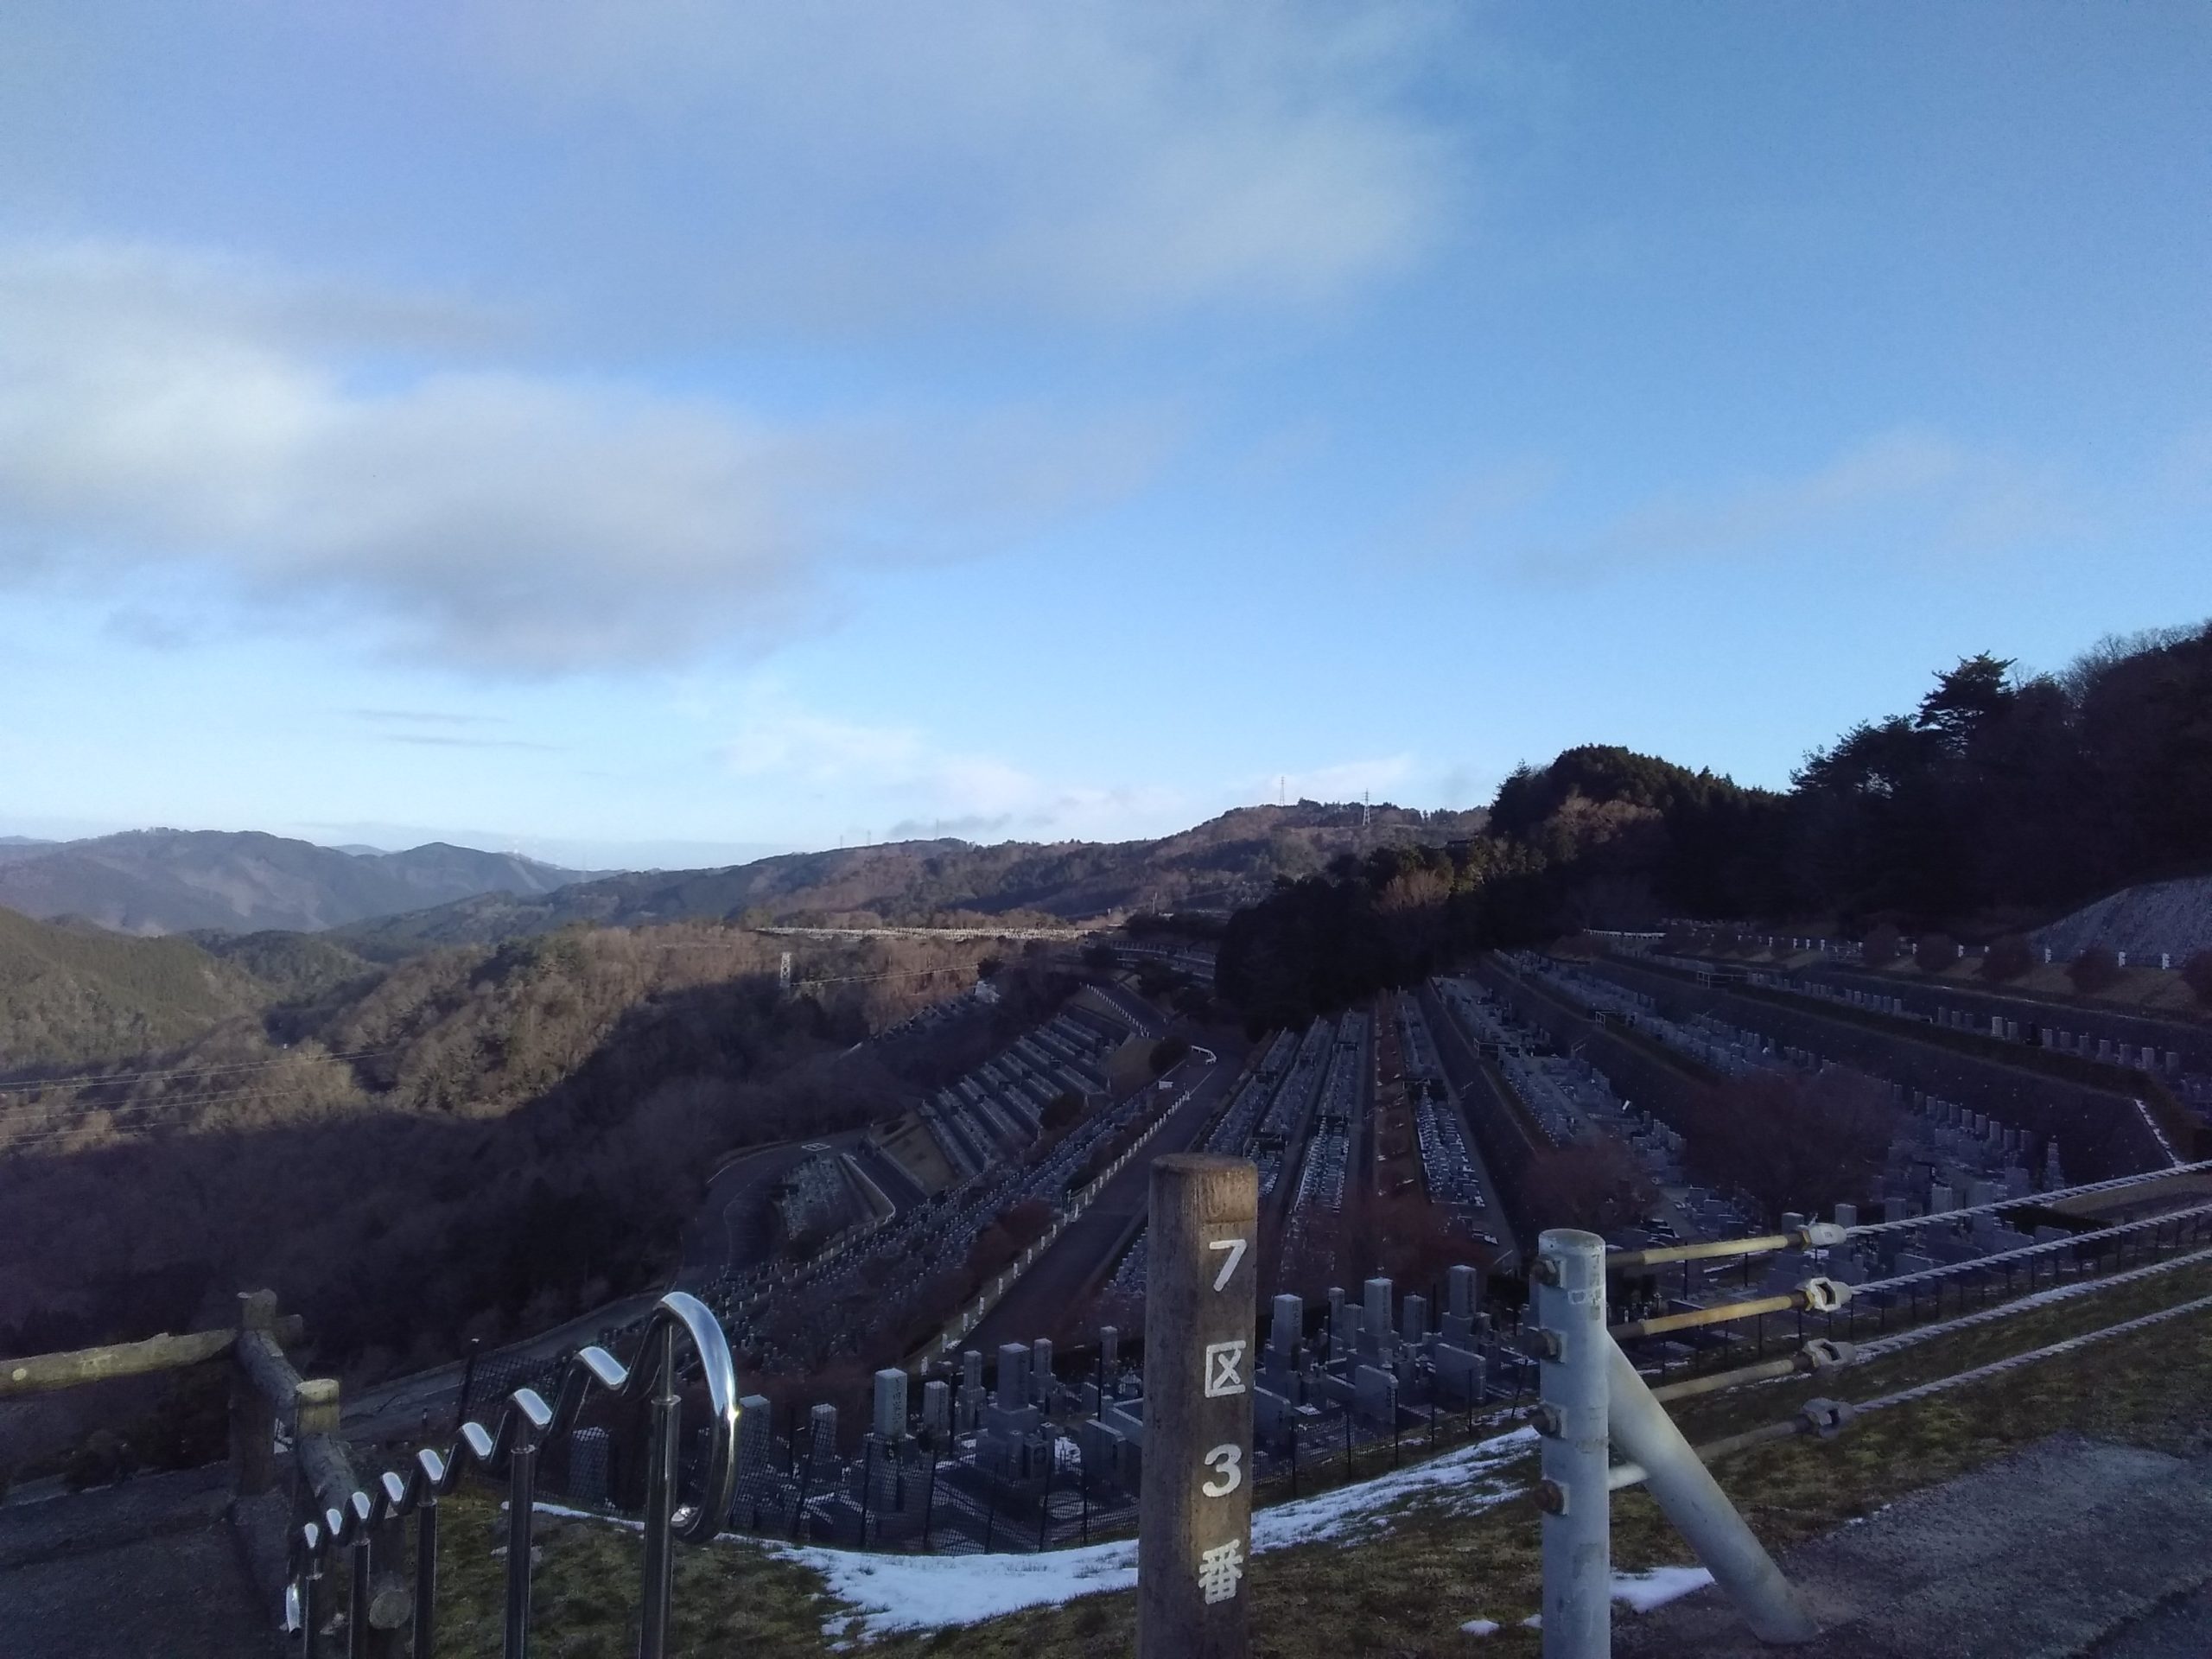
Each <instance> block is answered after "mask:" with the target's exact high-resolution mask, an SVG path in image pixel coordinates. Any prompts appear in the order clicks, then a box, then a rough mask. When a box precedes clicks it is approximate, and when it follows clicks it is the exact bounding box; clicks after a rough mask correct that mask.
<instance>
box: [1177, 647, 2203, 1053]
mask: <svg viewBox="0 0 2212 1659" xmlns="http://www.w3.org/2000/svg"><path fill="white" fill-rule="evenodd" d="M2208 865H2212V626H2204V627H2202V628H2193V629H2183V630H2173V631H2170V632H2163V633H2158V634H2152V635H2146V636H2144V637H2142V638H2139V639H2134V640H2132V641H2122V642H2118V643H2111V642H2108V643H2107V644H2106V645H2101V646H2099V647H2097V648H2096V649H2095V650H2094V651H2092V652H2089V653H2088V655H2086V656H2084V657H2083V658H2082V659H2081V660H2080V661H2079V662H2077V663H2075V664H2074V665H2073V666H2072V667H2071V668H2070V669H2069V670H2067V671H2065V672H2064V673H2063V674H2058V675H2023V674H2020V673H2018V672H2017V671H2016V670H2015V665H2014V664H2012V663H2011V662H2008V661H2003V660H1999V659H1998V658H1993V657H1990V656H1986V655H1983V656H1978V657H1973V658H1967V659H1966V660H1965V661H1963V662H1961V663H1960V664H1957V665H1956V666H1955V667H1954V668H1952V669H1949V670H1948V671H1944V672H1942V673H1940V674H1938V675H1937V676H1936V683H1935V685H1934V686H1933V688H1932V689H1931V690H1929V692H1928V694H1927V695H1926V696H1924V697H1923V698H1922V699H1921V702H1920V705H1919V707H1918V709H1916V710H1915V711H1914V712H1913V713H1912V714H1910V715H1892V716H1890V717H1888V718H1885V719H1883V720H1880V721H1866V722H1861V723H1860V724H1859V725H1858V726H1855V727H1853V728H1852V729H1851V730H1850V731H1849V732H1847V733H1846V734H1844V735H1843V736H1842V737H1840V738H1839V739H1838V740H1836V741H1835V742H1834V743H1833V744H1832V745H1830V746H1829V747H1826V748H1820V749H1815V750H1814V751H1813V752H1812V753H1809V754H1808V756H1807V758H1806V760H1805V763H1804V765H1803V766H1802V767H1801V768H1800V769H1799V770H1798V772H1796V776H1795V778H1794V779H1793V780H1792V787H1791V788H1790V789H1789V791H1786V792H1783V791H1770V790H1761V789H1747V788H1745V787H1742V786H1740V785H1737V784H1735V783H1734V782H1732V780H1730V779H1726V778H1722V777H1716V776H1714V775H1713V774H1712V773H1710V772H1692V771H1690V770H1689V769H1688V768H1687V767H1684V766H1677V765H1675V764H1674V763H1672V762H1670V761H1668V760H1660V759H1657V758H1656V757H1653V756H1649V755H1643V754H1637V753H1633V752H1631V751H1630V750H1628V749H1624V748H1618V747H1602V746H1590V747H1581V748H1575V749H1569V750H1567V752H1566V753H1563V754H1561V755H1560V756H1559V757H1558V758H1557V759H1556V760H1553V761H1552V762H1551V763H1550V764H1549V765H1548V766H1543V767H1541V768H1535V767H1529V766H1523V767H1521V768H1519V769H1517V770H1516V771H1515V772H1514V773H1513V774H1512V775H1511V776H1510V777H1509V778H1508V779H1506V780H1505V782H1504V784H1503V785H1502V786H1501V787H1500V788H1499V790H1498V792H1497V799H1496V801H1495V802H1494V803H1493V804H1492V805H1491V811H1490V815H1489V821H1488V824H1487V827H1486V829H1485V830H1484V833H1483V834H1482V835H1480V836H1474V837H1471V838H1470V839H1467V840H1465V841H1462V842H1458V843H1456V844H1455V845H1453V846H1452V847H1451V848H1449V849H1434V848H1385V849H1377V850H1375V851H1372V852H1370V853H1368V854H1366V855H1363V856H1362V857H1360V858H1356V859H1339V860H1338V861H1336V862H1334V863H1332V866H1331V867H1330V868H1329V870H1328V871H1327V872H1326V873H1325V874H1319V875H1316V876H1313V877H1309V878H1306V879H1305V880H1300V881H1299V882H1297V883H1295V884H1294V885H1292V886H1289V887H1287V888H1285V889H1284V890H1283V891H1281V892H1279V893H1274V894H1272V895H1270V896H1269V897H1268V899H1266V900H1265V901H1264V902H1262V904H1260V905H1258V906H1255V907H1253V908H1252V909H1250V910H1248V911H1246V912H1243V914H1241V915H1239V916H1238V917H1237V918H1235V920H1234V921H1233V922H1232V924H1231V925H1230V928H1229V930H1228V932H1227V935H1226V937H1225V938H1224V942H1223V946H1222V952H1221V963H1220V979H1219V984H1220V987H1221V988H1222V990H1223V992H1224V994H1225V995H1228V996H1230V998H1232V999H1233V1000H1235V1001H1237V1002H1238V1003H1239V1004H1240V1005H1241V1006H1242V1007H1243V1009H1244V1011H1245V1012H1246V1014H1247V1015H1248V1016H1249V1018H1250V1019H1251V1020H1253V1021H1254V1022H1255V1023H1274V1022H1278V1021H1281V1020H1291V1019H1296V1018H1299V1017H1301V1016H1302V1015H1303V1014H1305V1013H1306V1012H1309V1011H1311V1010H1313V1009H1315V1008H1329V1007H1341V1006H1343V1005H1344V1003H1345V1002H1346V1001H1349V1000H1351V998H1352V997H1354V996H1357V995H1363V994H1364V993H1365V992H1367V991H1370V990H1372V989H1374V988H1376V987H1377V986H1380V985H1389V984H1405V983H1408V982H1411V981H1412V980H1414V979H1415V978H1418V977H1419V976H1421V975H1422V974H1423V973H1426V972H1427V971H1428V970H1429V969H1430V968H1431V967H1432V966H1433V964H1434V963H1436V962H1437V961H1439V960H1440V959H1442V957H1445V956H1446V955H1451V954H1456V953H1459V952H1463V951H1465V950H1471V949H1477V948H1482V947H1485V946H1492V945H1510V944H1529V943H1534V942H1537V941H1540V940H1542V939H1546V938H1556V937H1558V936H1559V935H1560V934H1562V933H1569V932H1573V931H1576V930H1577V929H1580V928H1586V927H1598V928H1645V927H1653V926H1656V925H1657V924H1658V923H1659V922H1660V921H1661V920H1662V919H1665V918H1713V919H1730V920H1735V919H1752V918H1765V919H1767V920H1769V921H1771V922H1775V923H1783V924H1786V923H1789V922H1791V921H1796V920H1799V919H1800V918H1802V923H1801V925H1802V927H1803V929H1804V931H1819V932H1822V933H1844V934H1849V935H1853V936H1855V934H1856V933H1857V932H1858V931H1860V930H1862V929H1864V928H1866V927H1867V926H1869V925H1872V924H1875V923H1877V922H1885V921H1886V922H1891V923H1894V924H1897V925H1903V926H1904V927H1905V928H1906V929H1907V930H1908V931H1919V930H1923V929H1930V930H1932V929H1936V928H1946V927H1948V928H1950V929H1953V930H1955V931H1956V932H1957V933H1958V934H1959V935H1960V937H1961V938H1969V939H1974V938H1991V937H1993V936H1997V935H1999V934H2002V933H2005V932H2006V931H2012V930H2015V929H2018V927H2020V926H2021V925H2024V924H2028V923H2032V922H2034V921H2037V920H2041V919H2045V918H2050V917H2054V916H2056V915H2058V914H2059V913H2061V912H2063V911H2065V910H2067V909H2069V908H2070V907H2072V906H2075V905H2077V904H2080V903H2082V901H2084V900H2086V899H2090V898H2093V897H2094V896H2096V895H2097V894H2099V893H2106V892H2109V891H2111V890H2112V889H2113V888H2115V887H2125V886H2127V885H2129V884H2132V883H2136V882H2140V881H2146V880H2154V879H2158V878H2160V877H2168V876H2174V875H2178V874H2186V873H2202V872H2203V871H2204V869H2205V868H2206V867H2207V866H2208Z"/></svg>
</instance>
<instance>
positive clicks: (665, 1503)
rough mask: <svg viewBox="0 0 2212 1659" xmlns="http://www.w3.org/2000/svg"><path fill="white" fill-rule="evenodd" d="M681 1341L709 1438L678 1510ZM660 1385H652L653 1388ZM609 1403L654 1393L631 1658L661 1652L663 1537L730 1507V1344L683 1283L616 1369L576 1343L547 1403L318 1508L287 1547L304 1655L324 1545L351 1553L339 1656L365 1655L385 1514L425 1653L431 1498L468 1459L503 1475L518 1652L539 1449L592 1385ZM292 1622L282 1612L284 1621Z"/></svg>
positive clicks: (425, 1655) (525, 1620) (698, 1532)
mask: <svg viewBox="0 0 2212 1659" xmlns="http://www.w3.org/2000/svg"><path fill="white" fill-rule="evenodd" d="M679 1332H680V1333H681V1334H682V1335H683V1336H684V1337H686V1338H688V1339H689V1340H690V1345H691V1347H692V1348H693V1350H694V1351H696V1353H697V1355H698V1357H699V1362H700V1369H701V1371H702V1375H703V1379H704V1381H705V1383H706V1387H707V1399H708V1404H709V1409H710V1411H711V1412H712V1414H713V1416H714V1420H715V1421H714V1433H712V1434H711V1435H710V1436H709V1453H708V1459H707V1468H706V1471H705V1477H704V1480H703V1482H702V1488H703V1490H702V1497H701V1500H700V1502H699V1503H697V1504H696V1505H688V1506H686V1505H679V1504H678V1503H677V1433H676V1431H677V1421H678V1417H679V1414H680V1412H681V1409H682V1404H683V1402H682V1398H681V1396H680V1395H678V1394H677V1391H676V1383H677V1377H676V1340H677V1335H678V1333H679ZM656 1384H658V1391H657V1392H652V1391H653V1390H654V1389H655V1385H656ZM594 1389H596V1390H598V1391H600V1392H602V1393H605V1394H607V1395H613V1397H614V1398H615V1399H617V1400H622V1401H634V1400H638V1399H640V1398H644V1397H645V1396H646V1395H647V1394H648V1393H649V1392H652V1427H651V1432H650V1436H649V1440H648V1446H649V1451H648V1463H647V1473H646V1490H645V1523H644V1524H645V1567H644V1580H645V1585H644V1597H645V1599H644V1608H643V1614H642V1617H641V1618H640V1621H639V1637H638V1653H639V1659H661V1656H663V1655H664V1653H665V1651H666V1648H667V1640H668V1620H669V1597H670V1590H671V1583H672V1579H673V1573H674V1557H673V1554H672V1552H671V1541H672V1540H673V1539H675V1538H682V1539H683V1541H686V1542H687V1543H702V1542H704V1541H706V1540H708V1539H709V1538H711V1537H713V1536H714V1535H715V1531H716V1529H718V1528H720V1527H721V1524H722V1522H723V1520H724V1518H725V1517H726V1516H728V1514H729V1509H730V1503H731V1501H732V1499H733V1497H734V1495H735V1491H736V1487H737V1472H738V1471H737V1431H738V1417H739V1410H740V1408H739V1404H738V1391H737V1370H736V1366H735V1364H734V1363H733V1361H732V1359H731V1357H730V1350H729V1343H728V1340H727V1339H726V1338H724V1336H723V1334H722V1329H721V1325H720V1324H719V1323H717V1322H716V1320H715V1316H714V1314H713V1313H712V1312H710V1311H709V1308H708V1307H707V1305H706V1304H705V1303H704V1302H702V1301H700V1300H698V1299H697V1298H696V1297H695V1296H692V1295H690V1294H688V1293H686V1292H683V1291H671V1292H669V1293H668V1294H666V1295H664V1296H663V1297H662V1298H661V1299H660V1300H659V1301H658V1303H657V1304H656V1305H655V1306H654V1307H653V1310H652V1313H650V1314H648V1315H647V1316H646V1319H645V1329H644V1332H643V1336H642V1338H641V1340H640V1342H639V1350H638V1355H637V1357H636V1359H635V1360H634V1361H633V1362H632V1364H630V1365H629V1366H627V1367H626V1366H624V1365H623V1364H622V1363H621V1362H620V1361H619V1360H617V1359H616V1358H615V1357H614V1356H613V1355H612V1354H610V1353H608V1352H607V1351H606V1350H605V1349H604V1348H601V1347H598V1346H596V1345H594V1346H590V1347H586V1348H583V1349H580V1350H579V1351H577V1352H576V1353H575V1355H573V1356H572V1357H570V1358H569V1363H567V1365H566V1366H564V1367H563V1370H562V1373H561V1380H560V1383H559V1385H558V1387H557V1388H556V1393H555V1399H556V1403H554V1404H553V1405H550V1406H549V1405H548V1404H547V1403H546V1402H545V1399H544V1396H543V1395H540V1394H539V1393H538V1392H537V1390H536V1389H530V1388H521V1389H516V1390H515V1391H514V1392H513V1393H512V1395H508V1397H507V1401H506V1406H505V1409H504V1410H503V1411H501V1413H500V1414H499V1421H498V1426H497V1427H496V1428H491V1429H487V1428H486V1427H484V1426H483V1424H481V1423H479V1422H474V1421H471V1422H464V1423H462V1424H461V1426H460V1428H459V1429H458V1431H457V1432H456V1433H455V1435H454V1441H453V1444H452V1446H450V1447H449V1448H448V1450H447V1451H446V1452H444V1453H443V1454H442V1455H441V1454H440V1453H439V1452H436V1451H435V1450H434V1449H432V1448H430V1447H429V1446H424V1447H423V1448H422V1449H421V1450H419V1451H417V1452H416V1453H415V1456H414V1459H413V1460H412V1463H411V1465H410V1467H409V1470H408V1472H407V1474H406V1475H405V1476H404V1478H403V1477H402V1476H401V1475H400V1474H399V1473H398V1472H397V1471H387V1472H386V1473H385V1474H384V1475H383V1476H382V1477H381V1478H378V1480H376V1481H374V1482H372V1483H371V1484H370V1489H369V1490H366V1491H364V1490H361V1489H359V1488H357V1489H355V1490H354V1491H352V1492H350V1493H347V1494H346V1495H345V1496H344V1497H342V1498H340V1500H339V1502H338V1503H337V1504H336V1505H335V1506H326V1507H325V1508H324V1509H323V1510H322V1512H321V1516H320V1517H319V1518H318V1519H317V1520H315V1521H309V1522H306V1523H305V1524H304V1525H303V1526H302V1527H301V1529H300V1530H299V1533H298V1534H297V1535H296V1540H295V1542H296V1554H295V1569H294V1573H293V1580H292V1586H291V1595H290V1597H289V1601H290V1603H291V1605H290V1607H289V1612H290V1614H291V1618H292V1619H293V1620H296V1623H297V1625H298V1628H300V1629H301V1630H302V1633H303V1637H304V1640H303V1643H302V1652H303V1654H304V1655H305V1656H307V1659H315V1655H316V1653H317V1652H318V1637H319V1632H318V1629H317V1626H318V1624H319V1622H320V1619H319V1608H318V1605H317V1602H318V1597H317V1595H316V1586H317V1584H318V1582H319V1580H321V1572H322V1567H323V1565H324V1563H325V1561H326V1560H327V1559H328V1558H329V1555H330V1554H331V1552H332V1551H333V1550H334V1549H340V1548H344V1549H348V1550H350V1551H351V1552H352V1555H353V1560H352V1567H353V1573H352V1579H353V1584H352V1599H351V1606H350V1616H349V1620H348V1631H347V1637H348V1639H347V1650H348V1655H349V1659H366V1656H367V1653H368V1637H369V1630H370V1626H371V1623H372V1619H371V1612H372V1607H371V1592H370V1585H371V1581H372V1573H373V1562H372V1552H373V1548H374V1544H373V1540H374V1536H375V1534H376V1531H377V1529H378V1528H379V1527H380V1526H382V1525H383V1524H384V1523H385V1522H394V1521H399V1520H404V1519H405V1518H406V1517H407V1516H410V1515H411V1516H415V1517H416V1590H415V1600H414V1609H413V1624H414V1636H415V1644H414V1654H415V1659H431V1656H432V1654H433V1652H434V1651H435V1640H436V1608H435V1601H436V1588H437V1501H438V1499H439V1498H441V1497H445V1496H447V1495H448V1494H449V1493H451V1492H452V1491H454V1488H455V1487H456V1486H458V1485H459V1484H460V1483H461V1475H462V1473H463V1471H464V1469H465V1466H466V1465H467V1464H470V1463H473V1464H474V1465H476V1467H478V1468H479V1469H480V1470H482V1471H484V1472H485V1473H486V1474H487V1475H494V1476H496V1475H500V1474H505V1476H506V1477H507V1480H508V1487H509V1491H508V1499H509V1514H508V1519H507V1529H508V1536H507V1569H506V1573H507V1581H506V1592H507V1594H506V1614H505V1643H504V1646H503V1649H502V1651H503V1652H504V1654H505V1656H506V1659H527V1656H528V1654H529V1651H530V1604H531V1562H530V1534H531V1513H532V1510H533V1507H534V1505H535V1503H536V1494H537V1455H538V1453H539V1452H540V1451H542V1450H543V1448H544V1446H546V1445H547V1444H548V1443H549V1442H550V1441H551V1440H554V1439H556V1438H557V1437H558V1436H559V1435H561V1434H562V1433H565V1432H567V1431H568V1429H569V1427H572V1426H573V1425H574V1423H575V1420H576V1417H577V1414H579V1413H580V1412H581V1411H582V1408H583V1405H584V1402H585V1401H586V1400H587V1399H588V1397H589V1396H590V1395H591V1393H592V1392H593V1391H594ZM288 1622H291V1620H288Z"/></svg>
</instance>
